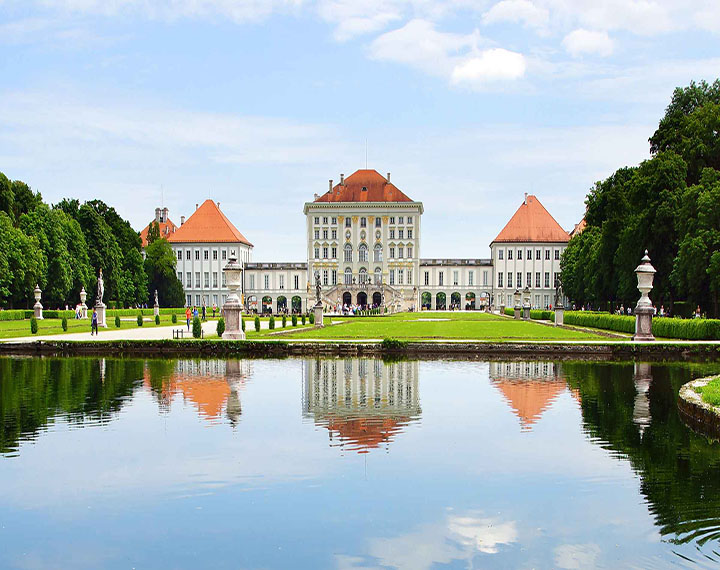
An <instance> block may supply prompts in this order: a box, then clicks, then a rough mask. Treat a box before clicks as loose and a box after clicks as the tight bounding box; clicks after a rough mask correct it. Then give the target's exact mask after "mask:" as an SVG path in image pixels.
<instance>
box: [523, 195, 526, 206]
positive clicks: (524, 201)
mask: <svg viewBox="0 0 720 570" xmlns="http://www.w3.org/2000/svg"><path fill="white" fill-rule="evenodd" d="M523 204H525V205H527V192H525V200H523Z"/></svg>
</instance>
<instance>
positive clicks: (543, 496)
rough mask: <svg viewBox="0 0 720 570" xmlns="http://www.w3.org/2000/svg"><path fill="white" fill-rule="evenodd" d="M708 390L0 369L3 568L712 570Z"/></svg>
mask: <svg viewBox="0 0 720 570" xmlns="http://www.w3.org/2000/svg"><path fill="white" fill-rule="evenodd" d="M717 373H720V364H652V365H648V364H633V363H625V364H618V363H614V364H610V363H589V362H577V363H572V362H562V363H561V362H515V361H513V362H446V361H400V362H383V361H382V360H374V359H345V360H343V359H335V360H314V359H288V360H133V359H97V358H95V359H82V358H63V359H52V358H47V359H45V358H44V359H40V358H17V359H10V358H4V359H0V567H2V568H150V567H155V568H157V567H163V568H339V569H351V568H400V569H408V570H410V569H412V570H422V569H425V568H439V567H442V568H446V567H449V568H488V567H497V568H593V567H605V568H618V567H640V568H655V567H668V566H692V567H713V566H717V565H718V564H719V563H720V445H719V444H718V443H714V442H711V441H708V440H707V439H706V438H704V437H702V436H699V435H696V434H695V433H693V432H692V431H690V430H689V429H688V428H686V427H685V426H684V425H683V424H682V422H681V421H680V419H679V417H678V413H677V405H676V398H677V392H678V388H679V387H680V386H681V385H682V384H683V383H684V382H686V381H688V380H690V379H692V378H695V377H700V376H705V375H708V374H717Z"/></svg>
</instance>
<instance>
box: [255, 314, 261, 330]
mask: <svg viewBox="0 0 720 570" xmlns="http://www.w3.org/2000/svg"><path fill="white" fill-rule="evenodd" d="M255 332H260V317H258V316H257V315H256V316H255Z"/></svg>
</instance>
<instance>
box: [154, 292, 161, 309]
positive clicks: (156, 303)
mask: <svg viewBox="0 0 720 570" xmlns="http://www.w3.org/2000/svg"><path fill="white" fill-rule="evenodd" d="M155 306H156V307H159V306H160V302H159V301H158V294H157V289H155Z"/></svg>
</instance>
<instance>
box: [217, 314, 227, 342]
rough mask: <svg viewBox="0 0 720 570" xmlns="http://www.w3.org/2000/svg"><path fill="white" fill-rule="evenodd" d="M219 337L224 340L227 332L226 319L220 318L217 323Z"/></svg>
mask: <svg viewBox="0 0 720 570" xmlns="http://www.w3.org/2000/svg"><path fill="white" fill-rule="evenodd" d="M216 330H217V335H218V336H219V337H220V338H222V335H223V333H224V332H225V319H223V318H222V317H220V318H219V319H218V322H217V329H216Z"/></svg>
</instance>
